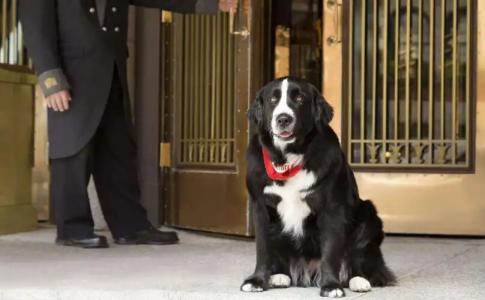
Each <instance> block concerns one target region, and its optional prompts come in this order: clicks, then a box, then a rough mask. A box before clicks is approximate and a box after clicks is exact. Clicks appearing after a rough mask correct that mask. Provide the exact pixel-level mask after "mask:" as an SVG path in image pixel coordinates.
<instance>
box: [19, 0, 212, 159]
mask: <svg viewBox="0 0 485 300" xmlns="http://www.w3.org/2000/svg"><path fill="white" fill-rule="evenodd" d="M129 4H133V5H139V6H145V7H153V8H160V9H164V10H171V11H175V12H181V13H196V12H199V13H215V12H217V10H218V1H217V0H20V3H19V5H20V6H19V13H20V19H21V22H22V26H23V30H24V37H25V42H26V45H27V50H28V52H29V54H30V56H31V57H32V59H33V62H34V68H35V70H36V72H37V74H38V76H39V84H40V86H41V88H42V89H43V91H44V94H45V96H49V95H51V94H53V93H55V92H58V91H61V90H64V89H69V90H70V93H71V96H72V101H71V102H70V107H69V110H68V111H66V112H55V111H52V110H49V113H48V114H49V115H48V128H49V130H48V131H49V149H50V150H49V154H50V157H51V158H53V159H55V158H63V157H69V156H72V155H74V154H76V153H77V152H78V151H80V150H81V149H82V148H83V147H84V146H85V145H87V143H88V142H89V141H90V139H91V138H92V137H93V135H94V133H95V132H96V129H97V127H98V125H99V122H100V120H101V118H102V115H103V112H104V108H105V105H106V102H107V100H108V96H109V92H110V88H111V81H112V79H113V74H114V70H115V69H117V70H118V72H119V76H120V79H121V81H122V83H123V89H124V94H125V97H124V98H125V99H124V101H125V107H129V106H128V103H129V101H128V89H127V79H126V78H127V76H126V59H127V57H128V50H127V46H126V39H127V25H128V24H127V23H128V6H129Z"/></svg>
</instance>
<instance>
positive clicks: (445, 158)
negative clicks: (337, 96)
mask: <svg viewBox="0 0 485 300" xmlns="http://www.w3.org/2000/svg"><path fill="white" fill-rule="evenodd" d="M471 1H472V0H413V1H411V0H370V1H369V0H367V1H360V0H359V1H349V3H348V15H349V18H348V21H347V22H348V24H347V26H348V32H349V38H348V48H346V49H348V52H347V53H346V54H345V56H347V59H348V70H347V76H348V83H347V84H348V85H347V92H346V93H347V97H348V99H346V102H347V107H348V124H347V132H346V137H347V145H346V146H347V152H348V160H349V162H350V164H351V165H352V166H354V167H372V168H380V167H383V168H386V170H387V169H389V168H392V167H398V168H408V169H409V168H418V169H419V168H422V169H431V170H432V169H437V170H442V169H444V168H451V169H456V170H460V169H462V170H467V169H469V167H470V165H471V163H472V162H471V159H472V156H471V155H472V153H471V151H472V149H471V139H472V132H471V130H472V125H471V124H470V123H471V117H472V115H471V109H472V107H473V106H472V102H473V101H472V100H473V99H472V98H471V97H472V95H471V93H470V85H471V81H472V80H471V76H470V74H472V73H471V69H473V68H474V66H473V65H471V62H470V59H471V58H470V57H471V51H472V49H471V45H472V43H471V30H472V27H471V19H472V16H471V13H472V11H471V8H472V3H471Z"/></svg>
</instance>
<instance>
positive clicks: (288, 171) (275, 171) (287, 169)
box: [261, 147, 302, 181]
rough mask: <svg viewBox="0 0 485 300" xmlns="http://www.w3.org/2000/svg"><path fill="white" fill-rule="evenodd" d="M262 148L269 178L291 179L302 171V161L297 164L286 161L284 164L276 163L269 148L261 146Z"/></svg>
mask: <svg viewBox="0 0 485 300" xmlns="http://www.w3.org/2000/svg"><path fill="white" fill-rule="evenodd" d="M261 149H262V151H263V161H264V167H265V169H266V174H268V176H269V178H271V179H273V180H280V181H284V180H288V179H290V178H291V177H293V176H295V175H296V174H298V172H300V170H301V168H302V164H301V162H298V163H296V164H292V163H286V164H284V165H276V164H274V163H273V162H272V161H271V158H270V156H269V152H268V150H266V149H265V148H264V147H261Z"/></svg>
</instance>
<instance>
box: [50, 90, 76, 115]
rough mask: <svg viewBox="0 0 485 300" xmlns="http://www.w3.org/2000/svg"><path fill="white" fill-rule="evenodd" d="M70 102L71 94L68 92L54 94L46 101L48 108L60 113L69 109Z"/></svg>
mask: <svg viewBox="0 0 485 300" xmlns="http://www.w3.org/2000/svg"><path fill="white" fill-rule="evenodd" d="M69 101H71V94H70V93H69V91H67V90H64V91H60V92H57V93H55V94H52V95H50V96H49V97H47V98H46V99H45V102H46V105H47V107H48V108H50V109H52V110H54V111H60V112H63V111H66V110H68V109H69Z"/></svg>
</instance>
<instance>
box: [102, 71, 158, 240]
mask: <svg viewBox="0 0 485 300" xmlns="http://www.w3.org/2000/svg"><path fill="white" fill-rule="evenodd" d="M131 126H132V125H131V123H130V121H129V120H127V118H126V114H125V112H124V105H123V90H122V86H121V83H120V80H119V77H118V73H117V72H114V78H113V83H112V88H111V92H110V96H109V99H108V103H107V105H106V109H105V112H104V115H103V119H102V121H101V124H100V125H99V128H98V130H97V132H96V136H95V138H94V140H93V176H94V182H95V185H96V190H97V192H98V196H99V201H100V204H101V208H102V210H103V213H104V216H105V219H106V221H107V223H108V226H109V227H110V229H111V232H112V234H113V237H115V238H118V237H124V236H128V235H132V234H134V233H135V232H136V231H139V230H144V229H148V228H150V227H151V224H150V223H149V222H148V219H147V215H146V211H145V209H144V208H143V206H142V205H141V204H140V202H139V200H140V191H139V187H138V177H137V168H136V145H135V141H134V140H133V137H132V136H131V135H130V132H132V127H131Z"/></svg>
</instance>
